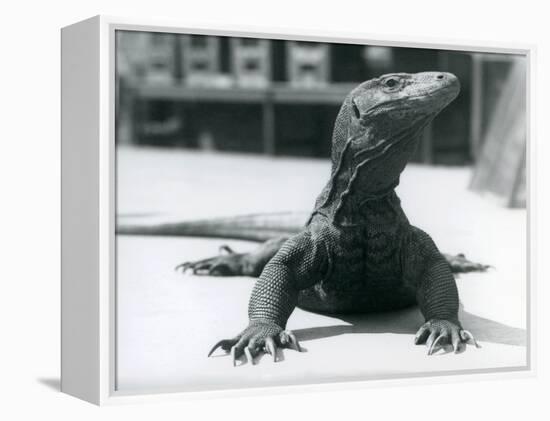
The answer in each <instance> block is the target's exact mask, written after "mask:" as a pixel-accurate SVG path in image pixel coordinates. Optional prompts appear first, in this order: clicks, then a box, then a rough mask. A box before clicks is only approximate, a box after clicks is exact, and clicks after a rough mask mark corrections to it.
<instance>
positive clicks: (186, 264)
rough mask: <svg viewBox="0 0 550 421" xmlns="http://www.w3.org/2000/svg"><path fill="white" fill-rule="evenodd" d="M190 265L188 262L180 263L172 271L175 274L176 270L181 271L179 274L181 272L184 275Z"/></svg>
mask: <svg viewBox="0 0 550 421" xmlns="http://www.w3.org/2000/svg"><path fill="white" fill-rule="evenodd" d="M190 265H191V263H189V262H185V263H180V264H179V265H177V266H176V267H175V268H174V270H175V271H176V272H177V271H178V270H180V269H181V272H182V273H185V271H186V270H187V269H189V266H190Z"/></svg>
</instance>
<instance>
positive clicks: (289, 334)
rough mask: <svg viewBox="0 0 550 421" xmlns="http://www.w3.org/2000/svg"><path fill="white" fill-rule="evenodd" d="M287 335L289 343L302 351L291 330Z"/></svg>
mask: <svg viewBox="0 0 550 421" xmlns="http://www.w3.org/2000/svg"><path fill="white" fill-rule="evenodd" d="M288 337H289V338H290V343H291V344H292V346H294V348H296V351H298V352H302V348H301V347H300V343H299V342H298V339H296V335H294V333H292V332H288Z"/></svg>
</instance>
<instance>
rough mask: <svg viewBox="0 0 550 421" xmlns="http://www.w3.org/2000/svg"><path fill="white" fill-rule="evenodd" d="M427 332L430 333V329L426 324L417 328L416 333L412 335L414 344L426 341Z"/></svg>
mask: <svg viewBox="0 0 550 421" xmlns="http://www.w3.org/2000/svg"><path fill="white" fill-rule="evenodd" d="M429 334H430V330H429V328H428V326H427V325H424V326H422V327H421V328H420V329H418V332H417V333H416V335H415V337H414V343H415V345H418V344H421V343H424V342H426V339H427V337H428V335H429Z"/></svg>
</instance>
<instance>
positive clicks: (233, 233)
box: [116, 212, 307, 242]
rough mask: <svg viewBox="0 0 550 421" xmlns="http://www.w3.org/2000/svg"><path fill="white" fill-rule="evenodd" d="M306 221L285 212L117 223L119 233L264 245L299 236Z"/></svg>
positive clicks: (304, 216) (301, 214)
mask: <svg viewBox="0 0 550 421" xmlns="http://www.w3.org/2000/svg"><path fill="white" fill-rule="evenodd" d="M306 218H307V216H306V215H305V214H303V213H293V212H281V213H270V214H251V215H243V216H234V217H227V218H214V219H204V220H194V221H193V220H191V221H183V222H165V223H158V224H151V223H139V224H126V223H122V222H117V226H116V234H117V235H151V236H186V237H207V238H227V239H236V240H248V241H258V242H263V241H267V240H270V239H272V238H277V237H282V236H291V235H294V234H296V233H298V232H299V231H300V230H301V229H302V228H303V226H304V221H305V220H306Z"/></svg>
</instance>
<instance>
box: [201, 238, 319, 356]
mask: <svg viewBox="0 0 550 421" xmlns="http://www.w3.org/2000/svg"><path fill="white" fill-rule="evenodd" d="M325 256H326V250H325V248H324V246H323V245H322V244H319V242H317V241H315V240H314V239H312V238H311V235H310V233H309V232H307V231H305V232H303V233H301V234H298V235H296V236H295V237H292V238H290V239H289V240H288V241H287V242H285V244H284V245H283V246H282V247H281V249H280V250H279V251H278V252H277V254H276V255H275V256H274V257H273V259H271V260H270V262H269V263H268V264H267V265H266V267H265V268H264V270H263V272H262V274H261V276H260V278H259V280H258V281H257V282H256V285H255V286H254V288H253V290H252V294H251V297H250V301H249V305H248V317H249V324H248V326H247V327H246V328H245V329H244V330H243V331H242V332H241V333H240V334H238V335H237V336H235V337H234V338H232V339H223V340H221V341H219V342H218V343H217V344H216V345H214V347H213V348H212V350H211V351H210V353H209V354H208V355H209V356H210V355H211V354H212V353H213V352H214V351H215V350H216V349H217V348H218V347H221V348H222V349H224V350H225V351H230V352H231V356H232V360H233V365H236V360H237V358H239V357H240V356H241V355H242V354H243V353H245V354H246V356H247V359H248V360H249V362H250V363H253V361H254V356H255V355H256V354H258V353H259V352H260V351H261V350H265V351H266V352H268V353H270V354H271V355H272V356H273V360H274V361H276V350H277V347H289V346H293V347H294V348H295V349H296V350H298V351H300V345H299V343H298V341H297V339H296V337H295V336H294V334H292V332H289V331H286V330H285V328H286V323H287V321H288V318H289V317H290V315H291V314H292V312H293V311H294V308H295V307H296V303H297V299H298V292H299V291H300V290H302V289H305V288H308V287H310V286H312V285H313V284H314V283H316V282H317V281H318V280H319V279H321V276H322V273H323V271H324V268H325V266H326V265H325V262H326V258H325Z"/></svg>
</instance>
